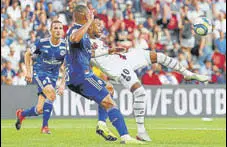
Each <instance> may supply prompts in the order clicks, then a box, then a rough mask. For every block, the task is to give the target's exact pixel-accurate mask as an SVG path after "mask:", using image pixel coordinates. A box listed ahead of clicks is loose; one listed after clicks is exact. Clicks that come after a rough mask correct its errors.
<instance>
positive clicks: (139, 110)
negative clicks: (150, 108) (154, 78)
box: [133, 87, 146, 133]
mask: <svg viewBox="0 0 227 147" xmlns="http://www.w3.org/2000/svg"><path fill="white" fill-rule="evenodd" d="M133 96H134V103H133V111H134V116H135V119H136V124H137V129H138V133H143V132H145V127H144V115H145V110H146V109H145V107H146V92H145V89H144V88H143V87H140V88H138V89H136V90H135V91H134V92H133Z"/></svg>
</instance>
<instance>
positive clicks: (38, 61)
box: [15, 20, 66, 134]
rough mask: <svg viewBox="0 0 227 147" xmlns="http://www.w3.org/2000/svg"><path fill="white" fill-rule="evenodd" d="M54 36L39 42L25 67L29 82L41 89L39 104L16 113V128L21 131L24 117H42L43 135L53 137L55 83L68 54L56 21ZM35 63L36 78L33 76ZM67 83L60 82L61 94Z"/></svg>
mask: <svg viewBox="0 0 227 147" xmlns="http://www.w3.org/2000/svg"><path fill="white" fill-rule="evenodd" d="M50 34H51V36H50V37H49V38H43V39H40V40H38V41H37V42H36V43H35V44H34V46H33V47H32V48H31V49H30V50H28V51H27V52H26V53H25V64H26V68H27V74H26V80H27V81H28V82H32V81H34V82H35V83H36V84H37V86H38V104H37V105H36V106H33V107H31V108H29V109H26V110H22V109H18V110H17V111H16V116H17V121H16V124H15V125H16V129H17V130H19V129H20V128H21V124H22V121H23V120H24V119H25V117H30V116H38V115H40V114H43V125H42V129H41V133H44V134H50V130H49V128H48V120H49V118H50V115H51V112H52V109H53V102H54V100H55V98H56V91H55V88H56V82H57V79H58V75H59V69H60V67H61V66H62V64H63V62H64V58H65V54H66V45H65V41H64V40H63V39H62V36H63V25H62V23H61V22H60V21H58V20H55V21H53V22H52V23H51V28H50ZM32 61H33V75H32ZM64 85H65V80H64V78H63V80H62V81H61V86H60V87H59V89H58V94H59V95H62V94H63V91H64Z"/></svg>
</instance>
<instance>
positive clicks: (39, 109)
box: [15, 95, 45, 130]
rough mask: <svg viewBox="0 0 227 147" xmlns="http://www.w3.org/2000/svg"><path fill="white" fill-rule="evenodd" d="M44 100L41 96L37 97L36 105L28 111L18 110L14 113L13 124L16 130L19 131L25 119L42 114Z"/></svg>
mask: <svg viewBox="0 0 227 147" xmlns="http://www.w3.org/2000/svg"><path fill="white" fill-rule="evenodd" d="M44 101H45V98H44V97H43V96H42V95H39V99H38V103H37V105H36V106H33V107H31V108H29V109H26V110H23V109H18V110H17V111H16V117H17V121H16V123H15V126H16V129H17V130H20V128H21V125H22V121H23V120H24V119H25V118H26V117H31V116H38V115H40V114H42V113H43V104H44Z"/></svg>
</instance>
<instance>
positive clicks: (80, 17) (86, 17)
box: [70, 5, 94, 43]
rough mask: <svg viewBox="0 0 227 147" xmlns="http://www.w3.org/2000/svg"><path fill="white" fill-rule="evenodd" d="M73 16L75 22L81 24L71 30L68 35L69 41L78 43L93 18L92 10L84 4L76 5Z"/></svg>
mask: <svg viewBox="0 0 227 147" xmlns="http://www.w3.org/2000/svg"><path fill="white" fill-rule="evenodd" d="M73 16H74V17H73V18H74V21H75V23H77V24H80V25H83V26H82V27H81V28H79V29H78V30H76V31H73V32H72V34H71V35H70V41H71V42H75V43H78V42H80V40H81V39H82V38H83V36H84V35H85V33H86V32H87V30H88V28H89V27H90V25H91V24H92V22H93V20H94V14H93V11H90V10H89V9H88V8H87V7H86V6H84V5H78V6H76V8H75V11H74V14H73Z"/></svg>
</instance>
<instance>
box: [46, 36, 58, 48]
mask: <svg viewBox="0 0 227 147" xmlns="http://www.w3.org/2000/svg"><path fill="white" fill-rule="evenodd" d="M49 42H50V45H51V46H53V47H58V46H59V45H60V44H61V41H60V42H59V43H58V44H56V45H54V44H52V42H51V37H50V38H49Z"/></svg>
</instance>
